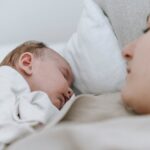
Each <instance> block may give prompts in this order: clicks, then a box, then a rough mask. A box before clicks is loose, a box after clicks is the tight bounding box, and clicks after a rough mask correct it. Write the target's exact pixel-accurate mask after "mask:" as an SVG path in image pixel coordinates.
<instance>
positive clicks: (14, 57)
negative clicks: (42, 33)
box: [0, 41, 48, 67]
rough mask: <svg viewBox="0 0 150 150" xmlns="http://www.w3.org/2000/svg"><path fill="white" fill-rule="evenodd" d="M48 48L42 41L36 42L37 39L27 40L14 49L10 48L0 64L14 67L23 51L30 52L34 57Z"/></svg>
mask: <svg viewBox="0 0 150 150" xmlns="http://www.w3.org/2000/svg"><path fill="white" fill-rule="evenodd" d="M45 48H48V47H47V46H46V45H45V44H44V43H42V42H38V41H27V42H24V43H23V44H21V45H19V46H18V47H16V48H15V49H14V50H12V51H11V52H10V53H9V54H8V55H7V56H6V57H5V58H4V59H3V61H2V62H1V63H0V66H4V65H7V66H12V67H15V65H16V63H17V62H18V60H19V58H20V56H21V54H23V53H25V52H30V53H32V54H33V55H34V56H36V57H41V56H43V55H44V54H45V53H44V49H45Z"/></svg>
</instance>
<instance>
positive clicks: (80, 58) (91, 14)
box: [62, 0, 126, 94]
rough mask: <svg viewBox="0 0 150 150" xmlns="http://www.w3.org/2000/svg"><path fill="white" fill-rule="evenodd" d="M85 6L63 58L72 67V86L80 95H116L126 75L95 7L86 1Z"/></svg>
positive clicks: (113, 40) (105, 23)
mask: <svg viewBox="0 0 150 150" xmlns="http://www.w3.org/2000/svg"><path fill="white" fill-rule="evenodd" d="M84 5H85V6H84V9H83V12H82V15H81V18H80V21H79V24H78V27H77V31H76V33H74V34H73V35H72V37H71V39H70V40H69V42H68V44H67V46H66V48H65V49H64V51H63V54H62V55H63V56H64V57H65V58H66V59H67V60H68V62H69V63H70V65H71V67H72V70H73V73H74V76H75V82H74V86H75V87H76V88H77V89H78V90H79V91H80V92H81V93H92V94H101V93H105V92H115V91H118V90H120V88H121V86H122V83H123V81H124V79H125V72H126V71H125V62H124V60H123V58H122V55H121V51H120V48H119V45H118V41H117V39H116V37H115V35H114V33H113V30H112V27H111V25H110V23H109V21H108V19H107V18H106V16H105V15H104V14H103V11H102V10H101V8H99V6H98V5H97V3H96V2H94V1H92V0H85V3H84Z"/></svg>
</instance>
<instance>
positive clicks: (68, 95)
mask: <svg viewBox="0 0 150 150" xmlns="http://www.w3.org/2000/svg"><path fill="white" fill-rule="evenodd" d="M72 95H73V90H72V89H71V88H68V90H67V93H66V95H65V96H66V97H67V98H68V100H69V99H70V98H71V96H72Z"/></svg>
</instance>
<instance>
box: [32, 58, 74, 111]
mask: <svg viewBox="0 0 150 150" xmlns="http://www.w3.org/2000/svg"><path fill="white" fill-rule="evenodd" d="M32 67H33V74H32V78H31V79H30V81H29V82H30V86H31V90H32V91H35V90H41V91H44V92H45V93H47V95H48V96H49V98H50V100H51V101H52V103H53V104H54V105H55V106H56V107H57V108H58V109H61V108H62V107H63V105H64V104H65V103H66V101H68V100H69V99H70V97H71V96H72V94H73V91H72V89H71V88H70V86H71V84H72V81H73V77H72V72H71V69H70V67H69V65H68V64H67V63H66V62H65V61H63V60H60V61H59V63H58V62H56V61H54V60H51V59H44V60H41V59H38V58H34V60H33V66H32Z"/></svg>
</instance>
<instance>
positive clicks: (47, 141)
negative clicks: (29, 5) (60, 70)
mask: <svg viewBox="0 0 150 150" xmlns="http://www.w3.org/2000/svg"><path fill="white" fill-rule="evenodd" d="M64 3H65V2H64ZM76 3H78V4H76V5H75V7H77V8H79V11H78V12H77V13H79V12H80V10H82V13H81V14H80V19H79V14H78V15H77V16H76V19H77V20H78V23H76V24H77V27H76V29H75V27H73V26H72V31H71V30H70V31H69V32H68V37H66V36H65V38H66V41H61V42H60V41H59V44H56V45H55V44H54V45H53V44H51V43H48V42H47V43H48V44H49V45H50V46H51V47H53V48H54V49H57V50H58V52H60V54H61V55H62V56H63V57H65V58H66V59H67V60H68V62H69V63H70V64H71V67H72V69H73V73H74V75H75V82H74V85H73V86H74V88H75V90H76V97H72V98H71V100H70V101H68V102H67V104H66V105H65V106H64V107H63V109H62V110H61V112H60V114H59V115H58V116H57V117H56V118H55V119H54V120H53V121H52V122H50V123H49V124H48V125H47V126H46V127H44V128H43V129H42V130H40V131H36V132H35V133H33V134H31V135H28V136H25V137H22V138H19V139H17V140H16V141H14V142H13V143H11V144H10V145H8V146H7V147H6V148H5V149H6V150H20V149H21V150H26V149H28V150H43V149H44V150H49V149H55V150H76V149H82V150H88V149H89V150H91V149H94V150H99V149H102V150H110V149H119V150H120V149H122V150H129V149H131V150H133V149H141V150H143V149H144V150H146V149H150V143H149V139H150V116H149V115H145V116H144V115H143V116H139V115H137V114H135V113H134V112H132V111H130V110H128V109H127V108H126V107H125V106H124V104H123V102H122V99H121V94H120V90H121V87H122V85H123V83H124V81H125V76H126V63H125V62H124V60H123V58H122V56H121V50H122V48H123V47H124V46H125V45H126V44H127V43H129V42H130V41H132V40H134V39H135V38H137V37H138V36H140V35H141V34H142V30H143V29H144V28H145V26H146V23H145V22H146V17H147V15H148V14H149V12H150V10H149V8H150V0H143V1H141V0H132V1H130V0H124V1H120V0H114V1H113V0H105V1H104V0H85V2H84V3H83V5H82V6H81V4H82V3H81V4H80V1H77V2H76ZM68 7H69V5H68ZM74 11H75V9H74ZM67 13H68V12H67ZM70 18H72V17H70ZM69 29H71V28H69ZM64 32H65V31H64ZM72 33H73V34H72ZM35 35H36V34H35ZM26 38H27V37H26ZM26 38H24V39H26ZM33 38H34V37H33ZM51 38H52V37H51ZM67 38H68V41H67ZM39 39H40V38H39ZM22 40H23V39H22ZM56 42H57V43H58V41H57V40H56ZM1 45H2V44H1ZM6 47H7V46H6ZM6 47H5V46H3V47H2V46H1V49H3V51H1V53H0V55H1V59H2V58H3V57H4V55H6V53H7V52H6V49H7V50H8V49H10V48H9V46H8V47H7V48H6Z"/></svg>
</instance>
